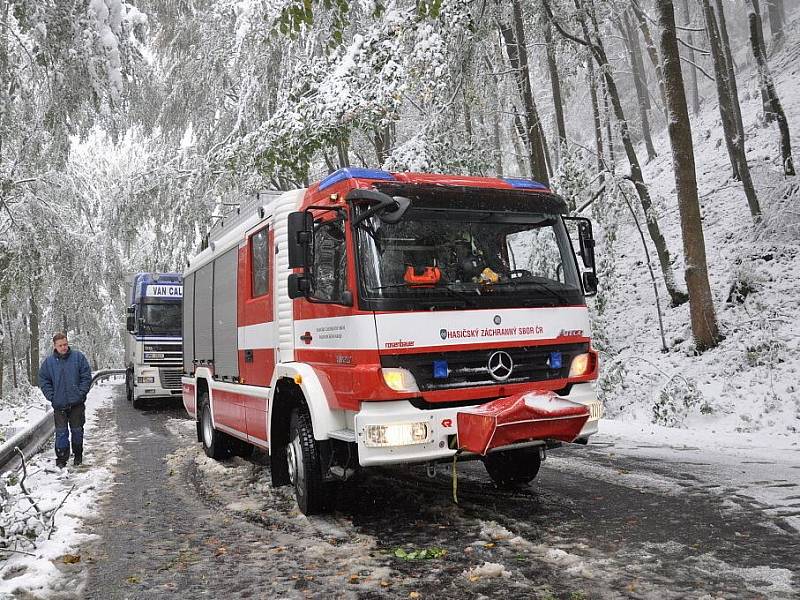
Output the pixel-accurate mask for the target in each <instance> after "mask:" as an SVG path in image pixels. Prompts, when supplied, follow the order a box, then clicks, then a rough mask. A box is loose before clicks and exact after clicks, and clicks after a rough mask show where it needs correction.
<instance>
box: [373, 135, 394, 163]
mask: <svg viewBox="0 0 800 600" xmlns="http://www.w3.org/2000/svg"><path fill="white" fill-rule="evenodd" d="M372 145H373V146H374V148H375V158H376V159H377V161H378V168H381V167H383V163H385V162H386V159H387V158H389V150H390V149H391V147H392V128H391V125H385V126H377V127H375V129H374V133H373V136H372Z"/></svg>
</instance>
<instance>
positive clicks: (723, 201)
mask: <svg viewBox="0 0 800 600" xmlns="http://www.w3.org/2000/svg"><path fill="white" fill-rule="evenodd" d="M771 65H772V68H773V71H774V75H775V76H776V79H777V84H778V91H779V94H780V96H781V100H782V102H783V106H784V108H785V110H786V113H787V118H788V121H789V124H790V126H791V133H792V141H793V148H794V152H793V154H794V156H795V162H796V163H797V162H799V161H798V158H800V145H799V142H798V140H800V93H798V88H797V81H798V71H800V19H798V18H797V17H796V18H795V19H794V21H793V22H792V23H791V24H790V25H789V26H788V30H787V36H786V46H785V48H784V49H783V50H782V51H781V52H779V53H778V54H776V56H775V57H774V58H772V59H771ZM738 77H739V91H740V100H741V106H742V117H743V121H744V127H745V132H746V135H747V144H746V148H747V152H748V160H749V164H750V166H751V169H752V173H753V178H754V180H755V184H756V186H757V191H758V193H759V200H760V202H761V206H762V210H763V213H764V225H763V226H761V227H756V226H754V225H753V221H752V218H751V216H750V213H749V209H748V205H747V202H746V200H745V197H744V193H743V191H742V186H741V184H739V183H738V182H734V181H731V180H730V171H731V169H730V162H729V159H728V155H727V152H726V146H725V142H724V139H723V133H722V127H721V124H720V117H719V110H718V108H717V103H716V96H715V95H714V93H713V91H712V89H711V88H707V89H706V100H705V102H704V104H703V109H702V113H701V114H700V115H699V116H698V117H693V118H692V132H693V136H694V141H695V156H696V163H697V178H698V186H699V194H700V200H701V205H702V215H703V227H704V235H705V241H706V252H707V256H708V266H709V271H710V282H711V289H712V293H713V295H714V303H715V308H716V314H717V319H718V322H719V325H720V329H721V331H722V334H723V335H724V336H725V339H724V340H723V341H722V343H721V344H720V345H719V346H718V347H717V348H715V349H713V350H710V351H707V352H705V353H703V354H702V355H700V356H695V355H694V354H695V352H694V343H693V340H692V333H691V328H690V325H689V323H690V320H689V305H688V304H685V305H683V306H681V307H678V308H669V307H667V304H668V302H669V297H668V296H667V294H666V291H665V289H664V287H663V285H661V284H660V286H659V287H660V297H661V304H662V310H663V312H664V329H665V337H666V343H667V347H668V352H666V353H662V352H661V340H660V336H659V330H658V320H657V313H656V308H655V298H654V293H653V288H652V283H651V280H650V276H649V272H648V269H647V264H646V260H645V256H644V252H643V250H642V246H641V240H640V237H639V233H638V232H637V230H636V229H635V226H634V224H633V221H632V219H631V217H630V215H629V212H628V209H627V208H626V207H624V205H622V207H621V208H619V209H618V213H617V217H616V218H612V219H607V220H606V222H605V223H602V225H601V226H600V227H599V228H598V229H599V230H600V231H601V232H602V233H603V234H604V235H602V236H601V237H602V238H605V239H603V240H601V241H600V243H599V244H598V250H597V253H598V257H599V259H600V260H601V261H602V260H604V259H606V260H608V259H612V260H613V261H614V263H615V271H616V275H614V276H611V277H607V278H606V281H603V282H602V285H604V287H605V289H606V296H605V297H604V298H601V302H600V303H598V301H595V303H594V306H595V312H596V313H598V314H596V315H595V317H596V318H595V323H594V325H595V332H596V333H599V334H600V336H601V339H598V342H599V345H600V346H601V348H602V350H604V353H603V355H602V362H601V380H600V385H601V388H602V389H603V396H604V400H605V402H606V414H607V416H609V417H612V418H613V419H615V420H618V421H624V422H638V423H653V422H657V423H659V424H663V425H671V426H675V427H682V428H686V429H689V430H692V431H695V432H697V433H700V432H702V437H698V438H697V439H696V441H695V442H694V443H695V444H696V445H698V446H701V447H708V446H709V445H712V446H713V445H715V442H714V437H715V436H717V435H719V434H720V432H741V433H744V434H750V433H754V432H759V433H760V436H759V437H758V444H765V445H766V444H768V445H770V446H771V445H773V444H777V445H780V444H783V443H784V441H785V440H786V439H789V438H792V439H797V437H798V433H800V209H799V208H798V206H800V185H799V184H798V182H797V178H792V179H793V180H794V181H791V180H790V181H784V178H783V175H782V171H781V168H780V151H779V149H778V143H779V135H778V130H777V125H775V124H772V125H767V124H764V123H763V119H762V117H761V112H762V111H761V102H760V97H759V91H758V83H757V80H756V78H755V76H754V74H753V73H752V72H751V71H749V70H745V71H743V72H740V73H739V75H738ZM654 142H655V144H656V149H657V151H658V153H659V155H658V157H657V158H656V159H654V160H653V161H651V162H650V163H649V164H648V165H646V166H645V167H644V176H645V181H646V182H647V184H648V185H649V186H650V190H651V194H652V195H653V199H654V203H655V205H656V207H657V212H658V219H659V224H660V227H661V229H662V232H663V233H664V236H665V238H666V240H667V244H668V246H669V249H670V252H671V255H672V258H673V267H674V271H675V278H676V280H677V281H678V282H679V284H680V286H681V287H682V288H683V289H685V283H684V281H683V270H684V265H683V248H682V238H681V231H680V221H679V212H678V206H677V198H676V195H675V180H674V175H673V171H672V153H671V150H670V146H669V140H668V136H667V132H666V131H662V132H660V134H659V136H658V137H657V138H656V139H655V140H654ZM639 154H640V157H641V158H642V159H643V157H645V156H646V153H644V152H640V153H639ZM623 170H624V171H627V167H625V168H624V169H623ZM787 192H788V193H789V194H790V197H789V198H784V197H783V196H784V195H785V194H786V193H787ZM629 196H631V199H632V200H633V201H635V202H637V203H638V200H637V199H635V195H632V194H631V193H630V192H629ZM598 208H600V207H598ZM592 216H595V215H592ZM596 218H598V220H602V216H600V215H599V214H598V215H596ZM640 222H642V221H641V217H640ZM615 225H616V226H617V230H616V231H612V229H613V227H614V226H615ZM609 233H611V234H615V236H616V237H615V239H613V240H612V242H611V243H610V244H609V243H608V238H607V236H608V234H609ZM645 236H646V237H647V233H646V231H645ZM649 243H650V241H649V237H648V244H649ZM650 260H651V263H652V265H653V269H654V270H655V272H656V274H657V277H658V279H659V280H661V273H660V269H659V266H658V259H657V257H656V254H655V250H654V249H653V248H652V246H651V248H650ZM597 317H599V318H597ZM675 435H678V436H680V435H681V434H680V433H678V432H675ZM781 438H783V440H782V439H781ZM740 439H741V440H742V441H741V442H738V443H736V444H734V445H740V444H745V443H746V442H745V441H744V440H746V439H751V440H755V439H756V438H755V437H754V436H743V437H742V438H740ZM795 461H797V459H796V458H795Z"/></svg>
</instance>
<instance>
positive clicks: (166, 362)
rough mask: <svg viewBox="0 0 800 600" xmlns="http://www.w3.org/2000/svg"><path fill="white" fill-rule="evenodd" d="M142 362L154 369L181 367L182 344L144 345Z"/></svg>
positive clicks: (161, 343)
mask: <svg viewBox="0 0 800 600" xmlns="http://www.w3.org/2000/svg"><path fill="white" fill-rule="evenodd" d="M143 362H144V364H146V365H152V366H154V367H181V366H183V343H182V342H178V343H174V342H160V343H153V344H148V343H145V345H144V360H143Z"/></svg>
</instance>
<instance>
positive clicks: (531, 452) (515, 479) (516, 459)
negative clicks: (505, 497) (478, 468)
mask: <svg viewBox="0 0 800 600" xmlns="http://www.w3.org/2000/svg"><path fill="white" fill-rule="evenodd" d="M483 465H484V466H485V467H486V471H487V472H488V473H489V477H491V478H492V481H494V483H495V484H496V485H497V486H498V487H515V486H520V485H525V484H527V483H530V482H531V481H533V480H534V479H535V478H536V475H537V474H538V473H539V467H541V466H542V457H541V454H540V453H539V448H522V449H520V450H506V451H501V452H492V453H491V454H487V455H486V456H485V457H484V458H483Z"/></svg>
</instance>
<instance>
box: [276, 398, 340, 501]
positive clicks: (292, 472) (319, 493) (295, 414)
mask: <svg viewBox="0 0 800 600" xmlns="http://www.w3.org/2000/svg"><path fill="white" fill-rule="evenodd" d="M286 464H287V467H288V469H289V481H290V482H291V484H292V485H293V486H294V495H295V498H296V500H297V506H298V507H299V508H300V512H302V513H303V514H304V515H313V514H316V513H320V512H323V511H324V510H325V509H326V507H327V503H328V500H329V498H328V491H329V489H328V488H329V486H326V485H325V484H324V482H323V480H322V461H321V458H320V451H319V445H318V444H317V441H316V440H315V439H314V430H313V428H312V425H311V416H310V415H309V414H308V411H307V410H306V409H305V408H296V409H294V410H293V411H292V416H291V417H290V419H289V443H288V444H287V445H286Z"/></svg>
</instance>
